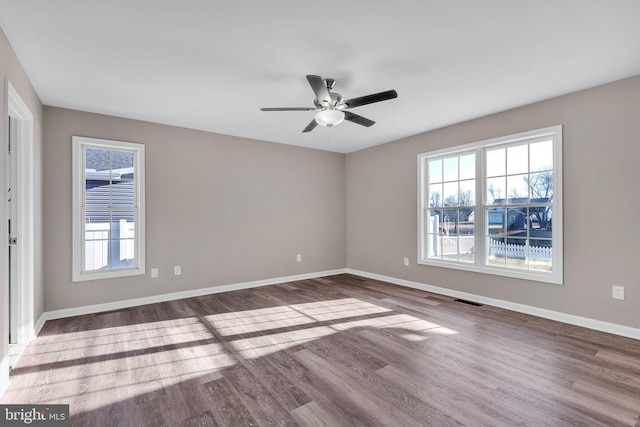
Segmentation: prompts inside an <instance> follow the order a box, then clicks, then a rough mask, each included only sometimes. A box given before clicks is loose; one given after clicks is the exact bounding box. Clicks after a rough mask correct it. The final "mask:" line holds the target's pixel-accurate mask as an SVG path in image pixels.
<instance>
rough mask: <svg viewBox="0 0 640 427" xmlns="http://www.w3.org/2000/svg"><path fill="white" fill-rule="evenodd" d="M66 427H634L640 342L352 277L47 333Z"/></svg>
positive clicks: (33, 379)
mask: <svg viewBox="0 0 640 427" xmlns="http://www.w3.org/2000/svg"><path fill="white" fill-rule="evenodd" d="M0 402H2V403H33V404H40V403H45V404H46V403H48V404H54V403H67V404H70V410H71V424H72V425H74V426H136V427H137V426H271V425H283V426H298V425H301V426H402V427H410V426H449V425H467V426H516V425H526V426H554V427H555V426H618V425H619V426H640V341H636V340H632V339H628V338H623V337H618V336H614V335H609V334H605V333H600V332H596V331H592V330H588V329H584V328H580V327H576V326H571V325H565V324H561V323H557V322H553V321H550V320H545V319H541V318H537V317H533V316H528V315H523V314H518V313H513V312H509V311H506V310H502V309H498V308H494V307H490V306H481V307H475V306H471V305H467V304H464V303H460V302H455V301H454V300H453V299H452V298H448V297H444V296H440V295H435V294H430V293H428V292H423V291H418V290H413V289H407V288H402V287H398V286H396V285H391V284H387V283H383V282H379V281H375V280H370V279H364V278H361V277H357V276H351V275H339V276H331V277H326V278H320V279H312V280H304V281H299V282H291V283H286V284H282V285H275V286H268V287H262V288H255V289H249V290H243V291H236V292H228V293H222V294H216V295H208V296H203V297H198V298H189V299H184V300H179V301H172V302H167V303H160V304H152V305H146V306H141V307H135V308H130V309H125V310H118V311H113V312H106V313H99V314H94V315H86V316H78V317H73V318H67V319H60V320H54V321H48V322H47V323H46V324H45V326H44V328H43V329H42V331H41V333H40V335H39V336H38V338H37V339H36V340H35V341H34V342H33V343H31V344H29V346H28V347H27V348H26V349H25V352H24V354H23V355H22V357H21V358H20V359H19V361H18V363H17V365H16V367H15V368H14V369H13V371H12V373H11V383H10V386H9V389H8V390H7V392H6V393H5V395H4V396H3V397H2V398H1V399H0Z"/></svg>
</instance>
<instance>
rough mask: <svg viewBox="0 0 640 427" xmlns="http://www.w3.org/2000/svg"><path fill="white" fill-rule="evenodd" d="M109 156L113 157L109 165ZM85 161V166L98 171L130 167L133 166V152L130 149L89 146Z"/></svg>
mask: <svg viewBox="0 0 640 427" xmlns="http://www.w3.org/2000/svg"><path fill="white" fill-rule="evenodd" d="M109 157H111V165H109ZM85 161H86V163H85V165H86V166H85V167H86V168H87V169H94V170H96V171H104V170H106V171H108V170H109V169H122V168H130V167H133V153H131V152H128V151H110V150H103V149H100V148H87V152H86V160H85Z"/></svg>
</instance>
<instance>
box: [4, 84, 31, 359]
mask: <svg viewBox="0 0 640 427" xmlns="http://www.w3.org/2000/svg"><path fill="white" fill-rule="evenodd" d="M5 94H6V97H5V102H6V104H5V112H6V113H5V117H4V121H5V125H6V129H7V131H6V132H4V133H5V135H4V140H5V144H4V147H3V149H4V150H6V149H7V146H8V145H7V144H8V137H9V132H8V125H9V116H11V117H12V118H14V119H16V121H17V129H16V149H15V151H16V156H17V159H16V165H17V169H18V171H17V183H16V184H17V194H16V198H17V202H18V203H17V209H16V211H17V217H18V221H17V222H18V223H17V224H16V225H17V228H16V237H17V239H18V245H17V248H18V249H17V251H16V252H17V258H18V259H17V275H16V276H17V282H18V293H17V298H16V305H17V307H16V309H17V310H16V317H15V319H17V320H18V328H17V332H18V333H17V337H16V343H15V344H12V345H11V347H12V349H11V350H10V352H9V354H10V364H11V365H13V362H14V361H15V359H17V357H18V356H19V355H20V353H21V352H22V349H23V348H24V346H25V345H27V343H28V342H29V341H31V340H32V339H33V338H34V337H35V331H34V307H33V305H34V259H35V252H34V249H35V246H34V172H35V170H34V165H33V164H34V155H33V145H34V144H33V137H34V130H33V127H34V121H33V114H32V113H31V111H30V110H29V108H28V107H27V104H26V103H25V102H24V101H23V100H22V98H21V97H20V95H19V94H18V91H17V90H16V89H15V88H14V87H13V85H12V84H11V82H10V81H9V80H5ZM3 157H4V158H5V159H6V157H7V156H6V151H5V154H4V156H3ZM5 179H6V177H5V178H4V179H3V180H2V181H4V180H5ZM5 209H6V205H5ZM2 230H3V232H2V236H3V237H4V238H5V239H4V244H5V245H6V244H8V234H7V227H6V224H3V225H2ZM7 258H8V252H7V255H6V256H5V260H3V262H4V264H5V265H6V266H8V264H7V261H8V259H7ZM7 270H8V269H5V272H6V273H5V275H4V277H3V280H4V281H5V283H8V279H9V277H8V272H7ZM4 288H5V292H8V287H7V286H5V287H4ZM5 301H6V299H5ZM9 303H10V302H9V301H7V303H6V304H9ZM4 308H5V309H7V310H6V311H5V312H7V311H8V306H7V307H4ZM6 320H8V319H6ZM6 328H7V331H6V333H7V336H8V333H9V322H8V321H7V323H6ZM3 344H4V345H7V346H8V340H7V342H6V343H3ZM13 347H16V348H15V349H13ZM5 354H6V353H5ZM11 359H14V360H11Z"/></svg>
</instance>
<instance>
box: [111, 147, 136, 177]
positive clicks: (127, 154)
mask: <svg viewBox="0 0 640 427" xmlns="http://www.w3.org/2000/svg"><path fill="white" fill-rule="evenodd" d="M132 167H133V153H132V152H131V151H113V150H112V151H111V169H112V170H114V171H116V172H117V171H118V170H119V169H127V168H132Z"/></svg>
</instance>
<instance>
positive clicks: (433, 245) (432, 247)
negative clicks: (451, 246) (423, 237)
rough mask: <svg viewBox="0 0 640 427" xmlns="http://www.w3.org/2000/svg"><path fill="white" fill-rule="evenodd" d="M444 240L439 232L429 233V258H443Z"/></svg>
mask: <svg viewBox="0 0 640 427" xmlns="http://www.w3.org/2000/svg"><path fill="white" fill-rule="evenodd" d="M441 242H442V240H441V239H440V236H439V235H438V234H427V245H428V247H429V248H428V250H429V258H442V245H441Z"/></svg>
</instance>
